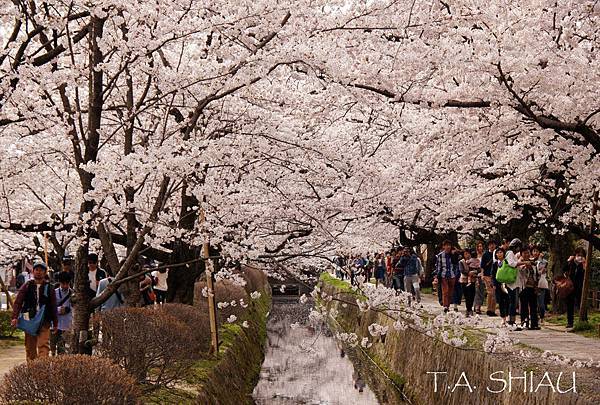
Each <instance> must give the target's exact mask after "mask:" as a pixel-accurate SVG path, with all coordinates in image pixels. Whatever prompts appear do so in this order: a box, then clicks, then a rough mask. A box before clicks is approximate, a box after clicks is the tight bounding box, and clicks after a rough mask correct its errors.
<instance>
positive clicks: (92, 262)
mask: <svg viewBox="0 0 600 405" xmlns="http://www.w3.org/2000/svg"><path fill="white" fill-rule="evenodd" d="M87 265H88V283H89V284H88V289H87V293H88V296H89V297H90V299H91V298H94V297H95V296H96V291H97V290H98V283H99V282H100V280H102V279H104V278H106V272H105V271H104V270H103V269H101V268H100V267H98V255H97V254H96V253H90V254H89V255H88V257H87Z"/></svg>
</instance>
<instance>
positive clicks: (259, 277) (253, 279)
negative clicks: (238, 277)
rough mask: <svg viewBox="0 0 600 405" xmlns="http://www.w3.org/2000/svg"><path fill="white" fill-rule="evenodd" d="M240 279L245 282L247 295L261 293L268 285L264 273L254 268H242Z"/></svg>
mask: <svg viewBox="0 0 600 405" xmlns="http://www.w3.org/2000/svg"><path fill="white" fill-rule="evenodd" d="M242 277H244V279H245V280H246V291H247V292H248V294H251V293H252V292H254V291H262V290H263V289H264V288H265V286H267V284H268V280H267V275H266V274H265V272H264V271H262V270H260V269H257V268H254V267H246V266H242Z"/></svg>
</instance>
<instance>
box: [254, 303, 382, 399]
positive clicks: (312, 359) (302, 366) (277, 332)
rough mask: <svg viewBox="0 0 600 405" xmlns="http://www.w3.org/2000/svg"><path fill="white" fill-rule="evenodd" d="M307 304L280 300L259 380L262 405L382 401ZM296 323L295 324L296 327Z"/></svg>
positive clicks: (258, 395)
mask: <svg viewBox="0 0 600 405" xmlns="http://www.w3.org/2000/svg"><path fill="white" fill-rule="evenodd" d="M308 310H309V306H308V305H300V304H297V303H294V302H285V301H275V302H274V303H273V310H272V313H271V316H270V318H269V322H268V324H267V333H268V343H267V349H266V354H265V361H264V363H263V365H262V369H261V373H260V380H259V382H258V384H257V386H256V387H255V389H254V394H253V397H254V400H255V402H256V403H257V404H259V405H263V404H264V405H266V404H269V405H291V404H310V405H313V404H314V405H352V404H360V405H371V404H378V401H377V398H376V396H375V394H374V393H373V391H372V390H371V389H370V388H369V387H368V386H367V385H366V383H365V379H364V378H363V376H361V371H359V370H358V369H355V367H354V366H353V364H352V362H351V361H350V360H349V359H348V356H347V355H346V354H345V352H344V351H342V349H341V348H340V347H339V346H338V343H337V342H336V340H335V339H334V338H333V336H332V335H331V332H330V331H329V330H328V329H326V328H322V329H318V330H315V329H313V328H311V327H309V326H308V324H307V318H308ZM292 324H296V325H292Z"/></svg>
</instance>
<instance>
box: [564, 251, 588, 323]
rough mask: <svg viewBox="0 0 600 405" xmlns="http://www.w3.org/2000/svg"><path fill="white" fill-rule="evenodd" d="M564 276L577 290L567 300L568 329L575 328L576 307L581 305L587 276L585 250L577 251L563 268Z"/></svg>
mask: <svg viewBox="0 0 600 405" xmlns="http://www.w3.org/2000/svg"><path fill="white" fill-rule="evenodd" d="M563 274H564V275H565V276H566V277H569V278H570V279H571V281H572V282H573V287H575V289H574V290H573V291H572V292H571V294H569V295H568V296H567V298H566V300H565V301H566V304H567V329H570V328H573V321H574V317H575V307H576V306H577V307H579V305H580V303H581V291H582V290H583V278H584V275H585V250H584V249H583V248H581V247H579V248H577V249H575V252H574V254H573V256H570V257H569V259H568V260H567V263H566V264H565V266H564V267H563Z"/></svg>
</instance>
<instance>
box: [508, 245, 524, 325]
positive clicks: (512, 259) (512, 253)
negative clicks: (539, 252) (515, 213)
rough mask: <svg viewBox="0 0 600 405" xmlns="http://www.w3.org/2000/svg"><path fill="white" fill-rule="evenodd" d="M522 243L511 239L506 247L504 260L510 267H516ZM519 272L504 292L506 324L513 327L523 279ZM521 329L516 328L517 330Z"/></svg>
mask: <svg viewBox="0 0 600 405" xmlns="http://www.w3.org/2000/svg"><path fill="white" fill-rule="evenodd" d="M522 246H523V243H522V242H521V240H520V239H518V238H515V239H513V240H512V241H511V242H510V244H509V245H508V250H507V251H506V256H505V260H506V262H507V263H508V265H509V266H510V267H518V265H519V259H518V257H517V254H518V253H519V252H520V251H521V247H522ZM520 273H521V272H519V274H518V275H517V279H516V280H515V282H514V283H512V284H506V290H507V291H508V299H509V300H508V324H509V325H514V324H515V321H516V319H517V307H518V302H519V290H520V288H522V287H523V279H522V277H521V274H520ZM520 329H521V328H519V327H517V330H520Z"/></svg>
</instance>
